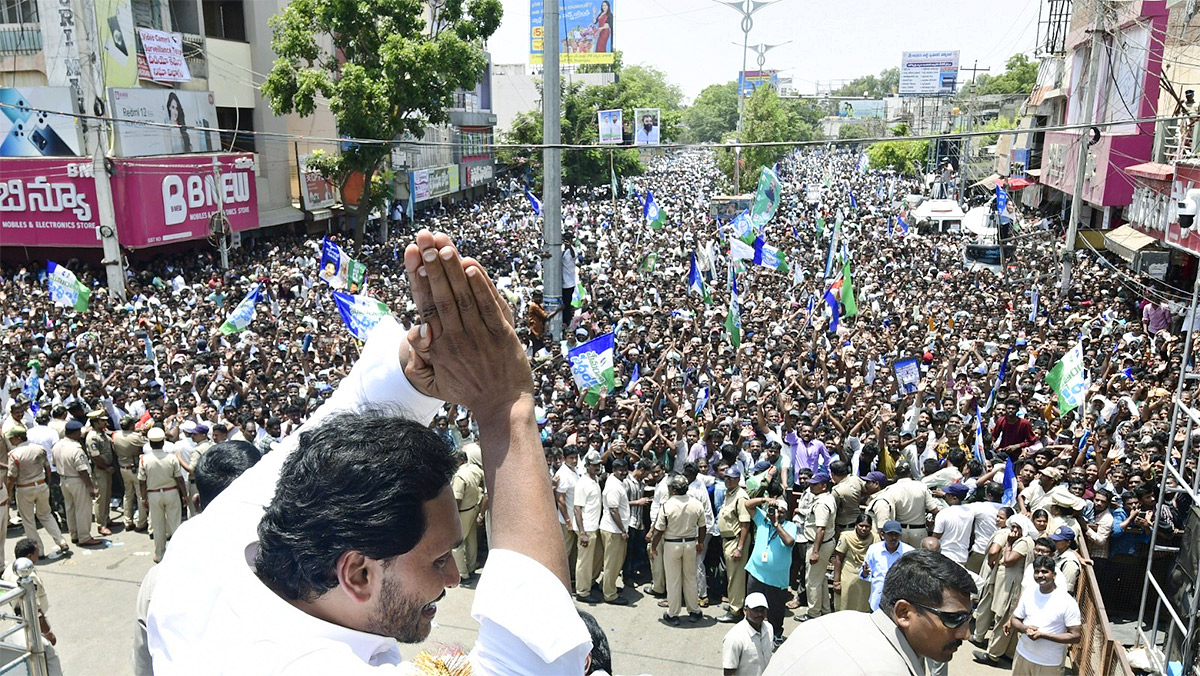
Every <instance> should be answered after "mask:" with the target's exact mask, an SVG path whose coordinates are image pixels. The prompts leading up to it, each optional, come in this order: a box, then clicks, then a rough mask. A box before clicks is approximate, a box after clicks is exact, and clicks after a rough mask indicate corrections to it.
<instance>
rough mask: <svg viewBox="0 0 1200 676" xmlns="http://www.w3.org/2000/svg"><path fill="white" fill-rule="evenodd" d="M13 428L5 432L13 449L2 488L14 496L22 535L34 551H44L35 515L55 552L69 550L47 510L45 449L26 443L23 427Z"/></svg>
mask: <svg viewBox="0 0 1200 676" xmlns="http://www.w3.org/2000/svg"><path fill="white" fill-rule="evenodd" d="M16 431H17V432H18V434H16V435H13V431H10V432H9V435H10V439H9V441H10V442H12V443H13V444H14V445H15V446H16V448H14V449H13V450H11V451H9V453H8V481H7V482H6V486H5V487H6V488H7V489H8V495H9V499H10V500H11V499H12V496H13V495H16V501H17V513H18V514H20V516H21V525H22V526H23V527H24V528H25V537H27V538H30V539H32V540H34V541H36V542H37V544H38V551H46V549H45V545H44V544H43V543H42V536H41V535H40V534H39V533H38V532H37V521H35V520H34V518H35V517H36V518H37V520H39V521H41V522H42V528H45V529H46V532H47V533H49V534H50V538H51V539H52V540H54V544H55V545H56V546H57V547H58V550H59V552H67V551H69V550H70V547H69V546H68V545H67V539H66V538H64V537H63V534H62V531H61V530H59V528H58V521H57V520H56V519H55V518H54V513H53V512H52V511H51V510H50V463H49V462H48V461H47V460H46V449H44V448H42V447H41V446H40V445H38V444H33V443H28V442H27V441H26V438H25V429H24V428H19V430H16Z"/></svg>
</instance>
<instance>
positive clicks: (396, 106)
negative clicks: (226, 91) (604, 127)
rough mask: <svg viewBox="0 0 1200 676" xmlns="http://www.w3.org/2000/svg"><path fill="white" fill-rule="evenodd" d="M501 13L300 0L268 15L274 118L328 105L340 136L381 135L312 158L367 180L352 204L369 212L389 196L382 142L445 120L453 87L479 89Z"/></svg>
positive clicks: (444, 3) (486, 3)
mask: <svg viewBox="0 0 1200 676" xmlns="http://www.w3.org/2000/svg"><path fill="white" fill-rule="evenodd" d="M427 13H428V14H429V19H430V20H429V21H426V14H427ZM502 14H503V6H502V5H501V3H500V0H438V2H436V3H430V4H429V5H428V6H427V5H426V3H422V2H413V1H412V0H377V1H376V2H370V3H353V2H344V1H343V0H294V1H293V2H291V3H290V4H288V5H287V7H285V8H284V9H283V11H281V12H280V13H279V14H277V15H275V16H273V17H271V20H270V25H271V30H272V38H271V49H273V50H274V51H275V54H276V55H277V56H278V58H277V59H276V61H275V63H274V65H273V66H272V67H271V72H270V73H268V75H267V79H266V81H265V82H263V85H262V95H263V98H264V99H266V101H267V102H268V103H269V104H270V106H271V109H272V110H273V111H274V112H275V114H276V115H284V114H288V113H297V114H299V115H300V116H301V117H307V116H309V115H312V114H313V113H314V112H315V111H316V108H317V105H318V104H322V105H324V104H325V103H326V102H328V106H329V111H330V112H331V113H332V114H333V118H334V120H335V122H336V123H337V129H338V133H339V134H341V135H342V136H347V137H351V138H360V139H379V140H381V141H385V142H384V143H352V144H347V147H345V148H344V149H343V150H342V152H341V154H338V155H334V154H322V155H321V156H319V157H318V158H316V159H315V161H314V162H313V163H312V164H313V166H314V168H316V169H317V170H318V171H320V172H321V173H322V174H323V175H324V176H325V177H326V178H329V179H330V180H333V181H335V182H337V183H338V184H339V185H345V182H346V181H347V179H348V178H349V177H350V176H351V175H353V174H355V173H361V174H363V175H364V176H366V177H367V178H368V179H370V180H367V181H366V182H365V186H364V191H363V197H362V199H361V200H360V202H359V205H358V209H357V210H356V211H357V213H359V214H367V213H370V210H371V209H372V208H376V207H379V206H381V205H382V204H383V201H384V199H385V198H386V194H385V193H383V192H382V190H381V188H383V186H382V185H381V183H380V181H379V179H380V177H379V176H377V175H376V173H377V172H378V171H379V170H380V168H381V167H382V166H383V161H384V159H385V158H387V157H388V154H389V146H388V144H387V143H386V141H391V140H393V139H396V138H399V137H400V136H401V135H403V134H411V135H413V136H416V137H418V138H420V137H421V136H423V135H424V133H425V127H426V125H430V124H434V125H436V124H442V123H446V122H449V119H450V118H449V115H448V113H447V112H446V109H447V108H450V107H451V106H452V105H453V103H454V99H453V95H454V92H455V91H456V90H459V89H472V88H474V87H475V85H476V84H477V83H478V82H479V79H480V78H481V77H482V76H483V74H484V71H485V70H486V68H487V55H486V53H485V52H484V42H485V41H486V40H487V39H488V38H489V37H491V35H492V34H493V33H495V32H496V29H497V28H498V27H499V26H500V17H501V15H502ZM373 183H374V184H376V185H372V184H373ZM363 220H365V219H361V218H360V219H358V222H357V223H356V226H355V238H356V239H359V240H361V237H362V229H363V227H364V223H363Z"/></svg>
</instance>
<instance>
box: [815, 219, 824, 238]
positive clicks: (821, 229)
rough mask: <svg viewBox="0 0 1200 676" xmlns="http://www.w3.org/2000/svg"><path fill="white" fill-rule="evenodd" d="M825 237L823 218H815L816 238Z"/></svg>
mask: <svg viewBox="0 0 1200 676" xmlns="http://www.w3.org/2000/svg"><path fill="white" fill-rule="evenodd" d="M824 235H825V218H824V217H822V216H817V237H822V236H824Z"/></svg>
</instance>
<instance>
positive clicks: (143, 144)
mask: <svg viewBox="0 0 1200 676" xmlns="http://www.w3.org/2000/svg"><path fill="white" fill-rule="evenodd" d="M108 97H109V110H110V111H111V114H112V116H113V117H115V118H117V120H118V122H116V124H114V125H113V126H114V128H115V129H116V134H115V136H116V139H117V145H116V155H117V156H119V157H145V156H147V155H179V154H184V153H211V152H217V151H219V150H220V149H221V145H220V143H221V142H220V139H219V138H218V136H217V134H216V133H215V132H211V131H202V130H201V129H211V128H214V127H216V126H217V108H216V105H215V104H214V99H213V93H212V92H194V91H184V90H181V89H110V90H108Z"/></svg>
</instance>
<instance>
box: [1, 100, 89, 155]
mask: <svg viewBox="0 0 1200 676" xmlns="http://www.w3.org/2000/svg"><path fill="white" fill-rule="evenodd" d="M73 99H74V97H73V96H72V93H71V88H70V87H4V88H0V157H69V156H72V155H79V154H80V153H81V149H82V148H83V144H82V143H81V142H80V139H79V124H78V122H77V119H76V118H74V117H71V116H70V115H58V114H56V111H61V112H68V113H69V112H72V111H73V110H74V109H75V106H74V105H73V103H72V101H73Z"/></svg>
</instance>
